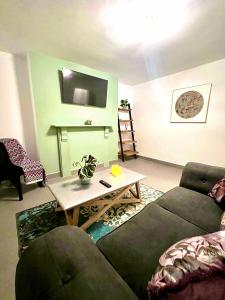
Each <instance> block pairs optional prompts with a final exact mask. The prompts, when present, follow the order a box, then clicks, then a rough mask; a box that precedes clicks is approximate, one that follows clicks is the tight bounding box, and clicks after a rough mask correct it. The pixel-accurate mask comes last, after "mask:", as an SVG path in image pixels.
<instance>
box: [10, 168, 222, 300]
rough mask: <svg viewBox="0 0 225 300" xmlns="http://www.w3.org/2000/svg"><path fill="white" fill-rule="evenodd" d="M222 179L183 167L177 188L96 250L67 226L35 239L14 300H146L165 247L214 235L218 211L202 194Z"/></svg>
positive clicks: (215, 172) (212, 171)
mask: <svg viewBox="0 0 225 300" xmlns="http://www.w3.org/2000/svg"><path fill="white" fill-rule="evenodd" d="M224 175H225V169H224V168H219V167H212V166H208V165H203V164H199V163H188V164H187V165H186V166H185V167H184V170H183V173H182V178H181V181H180V186H179V187H175V188H174V189H172V190H170V191H169V192H167V193H165V194H164V195H163V196H162V197H160V198H159V199H157V200H156V201H155V202H153V203H150V204H149V205H147V206H146V207H145V208H144V209H143V210H142V211H141V212H140V213H139V214H137V215H136V216H134V217H133V218H131V219H130V220H129V221H128V222H126V223H124V224H123V225H121V226H120V227H119V228H117V229H116V230H114V231H113V232H111V233H109V234H108V235H106V236H104V237H103V238H101V239H100V240H99V241H98V242H97V245H95V244H94V243H93V242H92V241H91V239H90V238H89V237H88V235H87V234H86V233H85V232H84V231H82V230H81V229H79V228H77V227H72V226H64V227H59V228H56V229H54V230H52V231H51V232H49V233H47V234H46V235H44V236H42V237H40V238H38V239H36V240H35V241H34V242H33V243H32V244H31V245H30V246H29V248H28V249H27V250H26V251H25V252H24V254H23V255H22V257H21V258H20V260H19V263H18V265H17V271H16V299H17V300H28V299H29V300H30V299H32V300H37V299H42V300H47V299H48V300H62V299H66V300H70V299H71V300H72V299H73V300H100V299H102V300H126V299H130V300H133V299H147V292H146V287H147V282H148V281H149V280H150V279H151V276H152V274H153V273H154V271H155V269H156V267H157V265H158V260H159V257H160V256H161V254H162V253H163V252H164V251H165V250H166V249H167V248H168V247H169V246H171V245H172V244H174V243H175V242H177V241H179V240H181V239H183V238H186V237H191V236H196V235H203V234H206V233H210V232H214V231H218V230H219V227H220V219H221V216H222V213H223V210H222V208H220V207H219V206H218V205H217V204H216V203H215V202H214V200H213V199H212V198H210V197H209V196H207V194H208V192H209V191H210V190H211V188H212V187H213V185H214V184H215V183H216V182H217V181H218V180H219V179H221V178H222V177H223V176H224ZM203 299H204V298H203Z"/></svg>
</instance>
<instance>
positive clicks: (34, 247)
mask: <svg viewBox="0 0 225 300" xmlns="http://www.w3.org/2000/svg"><path fill="white" fill-rule="evenodd" d="M16 299H17V300H31V299H32V300H40V299H42V300H47V299H48V300H65V299H66V300H99V299H102V300H104V299H107V300H115V299H116V300H124V299H125V300H128V299H129V300H130V299H131V300H137V297H136V295H135V294H134V292H133V291H132V290H131V289H130V288H129V287H128V285H127V284H126V282H125V281H123V279H122V278H121V277H120V276H119V274H118V273H117V272H116V271H115V270H114V269H113V267H112V266H111V265H110V264H109V262H108V261H107V260H106V258H105V257H104V256H103V254H102V253H101V252H100V251H99V249H98V248H97V247H96V245H95V244H94V243H93V242H92V241H91V239H90V237H89V236H88V235H87V233H86V232H84V231H83V230H82V229H80V228H78V227H75V226H62V227H58V228H55V229H54V230H52V231H50V232H48V233H47V234H45V235H43V236H41V237H40V238H38V239H36V240H35V241H33V242H32V243H31V245H30V246H29V247H28V249H27V250H25V252H24V253H23V255H22V256H21V258H20V260H19V262H18V265H17V270H16Z"/></svg>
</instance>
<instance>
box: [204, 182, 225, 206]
mask: <svg viewBox="0 0 225 300" xmlns="http://www.w3.org/2000/svg"><path fill="white" fill-rule="evenodd" d="M208 195H209V196H210V197H212V198H213V199H214V200H216V202H218V203H219V204H221V205H223V206H225V177H223V178H222V179H221V180H219V181H218V182H217V183H216V184H215V185H214V186H213V188H212V190H211V191H210V192H209V193H208Z"/></svg>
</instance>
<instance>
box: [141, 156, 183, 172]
mask: <svg viewBox="0 0 225 300" xmlns="http://www.w3.org/2000/svg"><path fill="white" fill-rule="evenodd" d="M138 157H140V158H142V159H145V160H149V161H152V162H157V163H160V164H163V165H166V166H170V167H176V168H180V169H183V168H184V166H182V165H178V164H174V163H171V162H168V161H164V160H159V159H156V158H151V157H146V156H142V155H138Z"/></svg>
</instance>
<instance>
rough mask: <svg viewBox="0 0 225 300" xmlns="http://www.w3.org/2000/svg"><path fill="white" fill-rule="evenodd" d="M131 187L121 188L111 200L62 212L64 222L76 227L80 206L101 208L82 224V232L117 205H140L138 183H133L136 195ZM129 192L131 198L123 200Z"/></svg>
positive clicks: (90, 202)
mask: <svg viewBox="0 0 225 300" xmlns="http://www.w3.org/2000/svg"><path fill="white" fill-rule="evenodd" d="M131 187H132V185H128V186H126V187H125V188H123V189H122V190H121V191H120V192H119V193H118V194H117V195H116V196H115V197H114V198H112V199H103V200H100V199H93V200H90V201H87V202H85V203H82V205H78V206H75V207H73V208H71V209H68V210H64V212H65V216H66V222H67V224H68V225H75V226H78V220H79V212H80V206H98V207H102V209H101V210H100V211H98V212H97V213H96V214H94V215H93V216H91V217H90V218H89V219H88V220H87V221H86V222H85V223H84V224H82V225H81V228H82V229H84V230H87V228H88V227H89V226H91V225H92V224H93V223H95V222H96V221H98V220H99V219H100V217H101V216H102V215H103V214H104V213H105V212H106V211H107V210H108V209H109V208H110V207H112V206H114V205H117V204H129V203H140V202H141V192H140V184H139V182H136V183H135V188H136V193H135V192H134V191H133V190H131ZM127 192H130V193H131V194H132V195H133V197H132V198H130V199H129V198H128V199H125V198H123V196H124V195H125V194H126V193H127Z"/></svg>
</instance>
